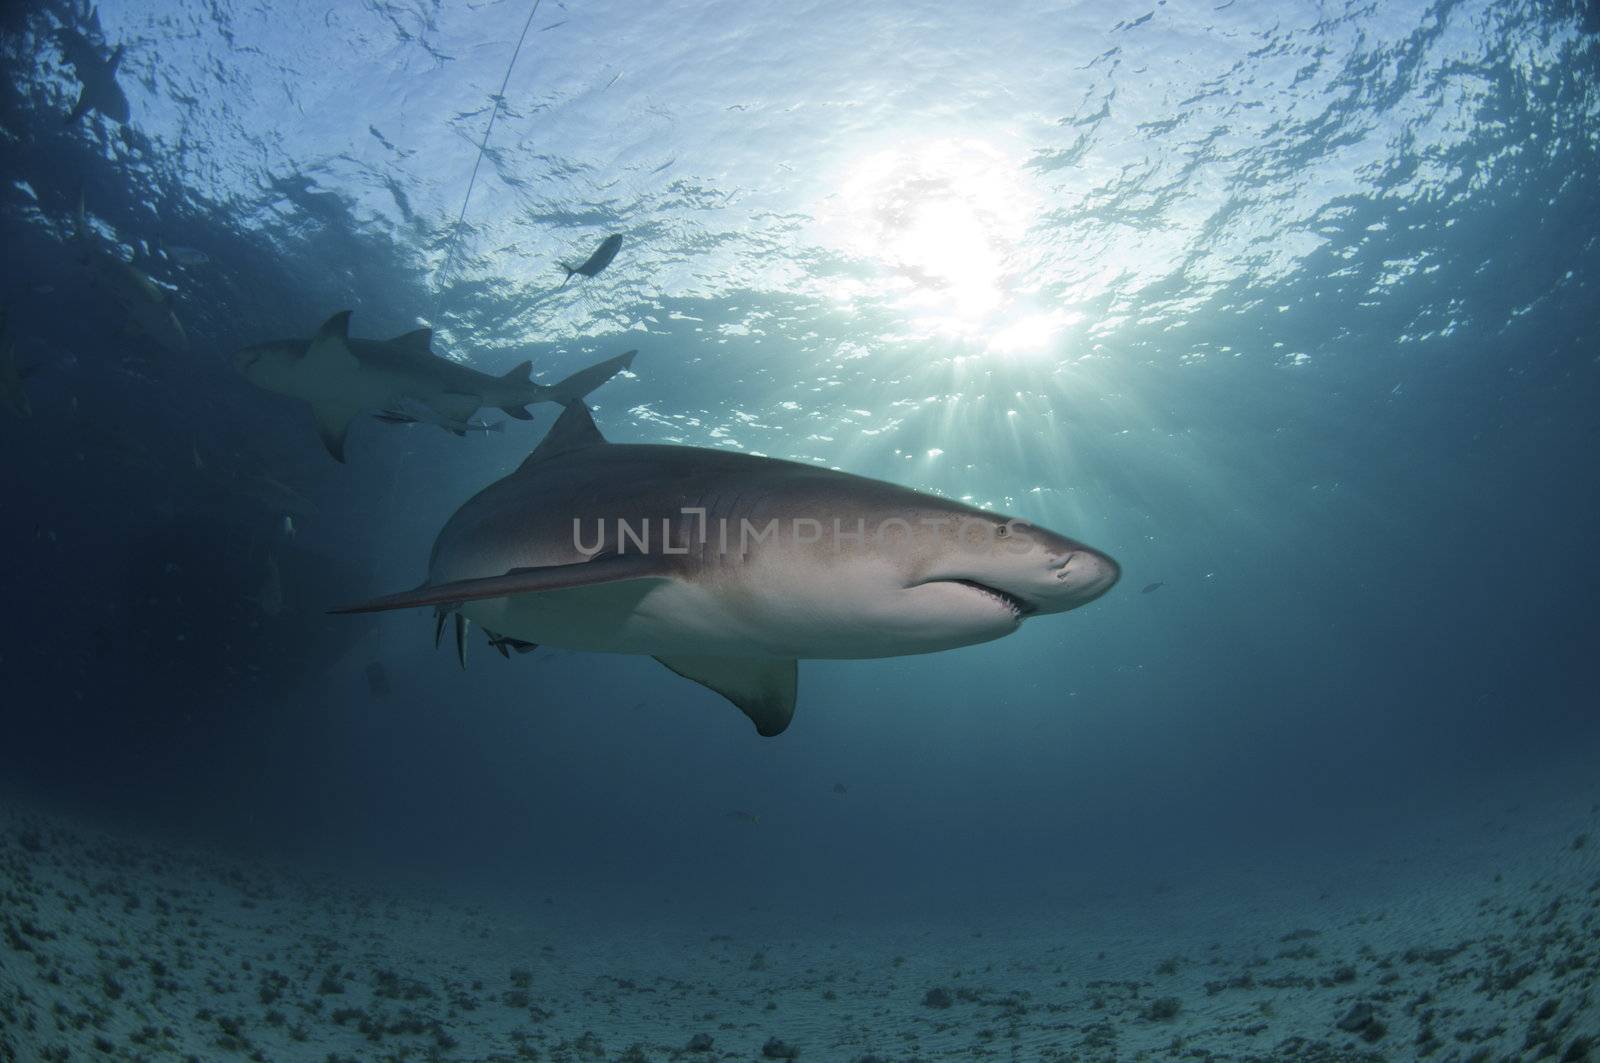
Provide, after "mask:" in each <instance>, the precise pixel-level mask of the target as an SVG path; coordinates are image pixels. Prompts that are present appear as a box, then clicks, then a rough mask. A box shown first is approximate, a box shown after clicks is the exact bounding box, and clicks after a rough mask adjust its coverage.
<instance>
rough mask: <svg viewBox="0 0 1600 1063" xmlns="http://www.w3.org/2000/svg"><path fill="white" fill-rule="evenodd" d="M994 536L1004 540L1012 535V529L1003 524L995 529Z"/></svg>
mask: <svg viewBox="0 0 1600 1063" xmlns="http://www.w3.org/2000/svg"><path fill="white" fill-rule="evenodd" d="M994 534H995V537H996V538H1000V539H1004V538H1005V537H1006V536H1008V535H1010V534H1011V529H1010V528H1007V527H1006V526H1005V525H1004V524H1002V525H1000V526H999V527H997V528H995V530H994Z"/></svg>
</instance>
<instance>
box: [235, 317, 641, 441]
mask: <svg viewBox="0 0 1600 1063" xmlns="http://www.w3.org/2000/svg"><path fill="white" fill-rule="evenodd" d="M637 353H638V352H637V351H627V352H624V353H623V354H619V355H617V356H616V357H615V358H608V359H606V360H605V361H604V362H600V363H598V364H597V365H592V366H589V367H588V368H587V369H581V370H579V371H578V372H576V373H574V374H573V375H572V376H570V377H567V378H566V379H565V380H562V381H560V382H559V383H556V384H551V385H544V384H536V383H534V382H533V381H532V380H530V379H528V372H529V370H530V369H531V368H532V363H531V362H523V363H521V364H520V365H518V366H516V367H515V368H513V369H512V370H511V371H510V372H507V373H506V374H505V375H503V376H490V375H489V374H488V373H480V372H478V371H477V370H476V369H472V368H470V367H468V366H465V365H462V364H461V363H460V362H455V361H451V360H450V359H449V358H442V357H440V356H439V355H437V354H435V353H434V352H433V330H432V329H427V328H420V329H416V330H415V331H412V332H407V333H405V334H404V335H401V336H396V337H394V338H393V339H388V340H366V339H352V338H351V336H350V311H348V310H341V311H340V312H339V313H337V314H334V315H333V316H332V317H330V318H329V319H328V320H327V321H326V322H324V323H323V325H322V327H321V328H320V329H318V330H317V334H316V335H315V336H312V337H311V338H310V339H309V340H299V339H290V340H273V341H271V342H268V343H259V344H255V345H253V346H250V347H246V348H244V349H243V350H241V351H239V352H238V353H237V354H235V355H234V356H233V362H234V367H235V368H237V369H238V370H239V372H241V373H243V374H244V377H245V379H247V380H249V381H250V382H251V383H252V384H254V385H256V386H257V387H259V388H261V389H263V390H265V391H270V392H273V393H275V394H278V395H287V396H289V397H291V398H296V399H301V400H303V401H305V402H307V403H309V404H310V406H311V412H312V414H313V415H314V416H315V418H316V421H317V429H318V430H319V431H320V432H321V433H322V442H323V444H324V445H325V446H327V448H328V453H329V454H332V455H333V456H334V458H335V459H337V460H339V461H344V443H345V436H346V434H347V433H348V432H349V430H350V422H351V421H353V420H354V419H355V418H356V417H357V416H359V415H360V414H362V413H370V412H374V411H376V412H383V411H392V410H403V409H405V408H407V407H408V406H410V405H412V404H420V405H421V406H424V407H426V408H428V409H429V410H432V411H433V412H434V413H435V414H437V415H438V418H439V419H440V420H442V421H443V422H445V423H446V424H451V425H459V426H467V425H468V424H469V423H470V422H471V419H472V415H473V414H474V413H476V412H477V411H478V410H480V409H482V408H483V407H485V406H496V407H499V408H500V409H501V410H502V411H504V412H505V413H507V414H509V415H511V416H512V417H515V418H517V419H518V420H523V421H526V420H529V419H530V418H531V417H532V415H531V414H529V413H528V411H527V410H526V409H525V408H524V407H526V406H528V405H529V404H530V403H535V402H573V401H577V400H579V399H581V398H582V397H583V396H584V395H587V394H588V393H589V392H590V391H593V390H594V389H595V388H597V387H599V386H600V385H601V384H604V383H605V382H606V381H607V380H610V379H611V378H612V377H613V376H616V375H617V373H619V372H620V371H622V370H623V369H626V368H627V367H628V366H630V365H632V364H633V357H634V355H635V354H637Z"/></svg>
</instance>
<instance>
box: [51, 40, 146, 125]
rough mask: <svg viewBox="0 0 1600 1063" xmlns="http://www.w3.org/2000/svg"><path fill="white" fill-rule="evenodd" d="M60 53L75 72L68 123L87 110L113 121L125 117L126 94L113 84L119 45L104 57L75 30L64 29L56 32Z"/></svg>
mask: <svg viewBox="0 0 1600 1063" xmlns="http://www.w3.org/2000/svg"><path fill="white" fill-rule="evenodd" d="M56 40H57V42H58V43H59V44H60V45H61V54H62V55H63V56H65V57H66V60H67V62H68V63H70V64H72V69H73V71H74V72H75V73H77V75H78V83H79V85H80V88H79V89H78V102H77V104H76V105H75V106H74V107H73V108H72V113H71V114H69V115H67V123H66V124H68V125H71V124H72V123H73V122H76V121H77V120H78V119H80V118H82V117H83V116H84V115H86V114H88V113H89V112H90V111H99V112H100V113H101V114H103V115H105V116H106V117H107V118H109V119H111V120H112V121H113V122H126V121H127V120H128V97H127V96H125V95H124V94H123V92H122V86H120V85H118V84H117V65H118V64H119V63H121V62H122V45H120V44H119V45H117V47H116V49H115V50H114V51H113V52H112V53H111V56H110V58H107V57H106V56H105V55H103V54H102V53H101V50H100V47H99V46H98V45H96V44H95V43H94V42H93V41H91V40H90V39H89V38H88V37H85V36H84V35H83V34H81V33H79V32H78V31H77V30H70V29H64V30H61V31H60V33H58V34H57V35H56Z"/></svg>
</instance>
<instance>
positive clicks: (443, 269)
mask: <svg viewBox="0 0 1600 1063" xmlns="http://www.w3.org/2000/svg"><path fill="white" fill-rule="evenodd" d="M542 2H543V0H533V10H531V11H529V12H528V20H527V21H526V22H524V23H523V24H522V36H520V37H518V38H517V46H516V47H515V48H514V49H512V51H511V62H509V63H507V64H506V76H505V77H503V78H501V79H500V91H499V92H498V93H496V94H495V97H494V108H493V109H492V110H490V112H489V124H488V125H487V126H485V127H484V130H483V140H482V141H480V142H479V144H478V157H477V159H475V160H474V161H473V163H472V176H471V177H469V178H467V194H466V195H464V196H462V197H461V213H460V214H458V215H457V216H456V224H455V228H454V229H452V230H451V231H450V242H449V244H448V245H447V246H446V248H445V254H444V265H442V266H440V267H439V276H440V277H441V278H443V277H444V276H445V275H446V274H447V273H449V270H450V267H451V266H452V265H453V264H454V263H455V255H456V245H457V244H458V243H459V242H460V236H461V226H462V225H463V224H464V223H465V222H466V220H467V204H468V203H470V202H472V186H473V185H475V184H477V183H478V167H479V166H482V165H483V155H484V152H486V151H488V150H489V134H490V133H493V132H494V120H495V119H496V118H498V117H499V116H500V105H501V104H503V103H505V100H506V86H507V85H509V84H511V71H512V69H514V68H515V67H516V65H517V56H519V55H521V54H522V42H523V41H525V40H527V39H528V28H529V27H530V26H532V25H533V16H535V15H537V14H538V13H539V4H540V3H542ZM443 299H444V290H443V288H442V287H441V289H440V291H439V294H438V295H437V296H436V297H435V298H434V304H433V312H434V313H433V316H434V317H435V318H438V316H439V303H440V302H441V301H442V300H443Z"/></svg>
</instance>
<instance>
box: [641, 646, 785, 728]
mask: <svg viewBox="0 0 1600 1063" xmlns="http://www.w3.org/2000/svg"><path fill="white" fill-rule="evenodd" d="M656 660H658V661H660V662H661V663H662V664H664V665H666V666H667V667H668V668H670V669H672V670H673V671H674V672H677V673H678V674H679V675H681V676H683V677H684V678H685V679H693V680H694V681H695V682H696V683H699V684H700V685H701V686H704V687H709V688H710V689H712V690H715V691H716V692H717V693H718V694H721V695H722V696H723V697H725V698H727V699H728V700H729V701H731V702H733V703H734V704H735V705H737V706H739V711H740V712H743V713H744V714H745V715H746V716H748V717H750V722H751V723H753V724H755V725H756V733H757V734H759V735H761V736H762V737H763V738H771V737H772V736H773V735H780V734H782V733H783V732H784V730H785V729H786V728H787V727H788V726H789V721H790V720H792V719H793V718H794V702H795V696H796V694H797V693H798V692H799V688H800V668H799V664H798V662H796V661H795V660H794V659H793V658H788V659H773V658H767V657H657V658H656Z"/></svg>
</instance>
